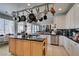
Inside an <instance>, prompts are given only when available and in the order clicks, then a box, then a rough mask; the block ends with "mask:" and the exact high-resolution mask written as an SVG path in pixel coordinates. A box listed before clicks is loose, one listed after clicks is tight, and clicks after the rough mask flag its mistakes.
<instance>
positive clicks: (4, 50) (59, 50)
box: [0, 45, 68, 56]
mask: <svg viewBox="0 0 79 59" xmlns="http://www.w3.org/2000/svg"><path fill="white" fill-rule="evenodd" d="M0 56H12V55H11V53H9V47H8V45H5V46H2V47H0ZM47 56H68V54H67V52H66V51H65V49H64V48H63V47H60V46H54V45H48V49H47Z"/></svg>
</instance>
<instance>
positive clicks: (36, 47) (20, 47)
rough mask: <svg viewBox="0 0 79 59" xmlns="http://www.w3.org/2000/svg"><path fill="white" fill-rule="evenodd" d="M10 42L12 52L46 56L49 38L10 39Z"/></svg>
mask: <svg viewBox="0 0 79 59" xmlns="http://www.w3.org/2000/svg"><path fill="white" fill-rule="evenodd" d="M14 40H15V41H16V42H15V43H14ZM9 42H10V44H9V49H10V52H11V53H12V54H14V55H17V56H45V55H46V54H47V39H45V40H44V41H42V42H39V41H32V40H22V39H10V41H9ZM15 47H16V48H15Z"/></svg>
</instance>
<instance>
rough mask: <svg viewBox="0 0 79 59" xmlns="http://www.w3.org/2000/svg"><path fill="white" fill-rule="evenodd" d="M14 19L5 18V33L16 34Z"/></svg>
mask: <svg viewBox="0 0 79 59" xmlns="http://www.w3.org/2000/svg"><path fill="white" fill-rule="evenodd" d="M14 33H15V29H14V21H11V20H6V19H5V34H14Z"/></svg>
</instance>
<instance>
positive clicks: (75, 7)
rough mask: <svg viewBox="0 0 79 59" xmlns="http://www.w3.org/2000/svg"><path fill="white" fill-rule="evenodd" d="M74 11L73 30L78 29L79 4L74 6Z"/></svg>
mask: <svg viewBox="0 0 79 59" xmlns="http://www.w3.org/2000/svg"><path fill="white" fill-rule="evenodd" d="M74 9H75V13H74V17H75V21H74V22H75V28H79V4H75V5H74Z"/></svg>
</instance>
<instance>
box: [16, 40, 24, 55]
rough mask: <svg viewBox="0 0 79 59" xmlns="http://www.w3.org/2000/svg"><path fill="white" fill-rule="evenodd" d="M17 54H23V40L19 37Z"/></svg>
mask: <svg viewBox="0 0 79 59" xmlns="http://www.w3.org/2000/svg"><path fill="white" fill-rule="evenodd" d="M15 45H16V55H17V56H23V55H24V54H23V52H24V50H23V47H24V46H23V40H19V39H16V44H15Z"/></svg>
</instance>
